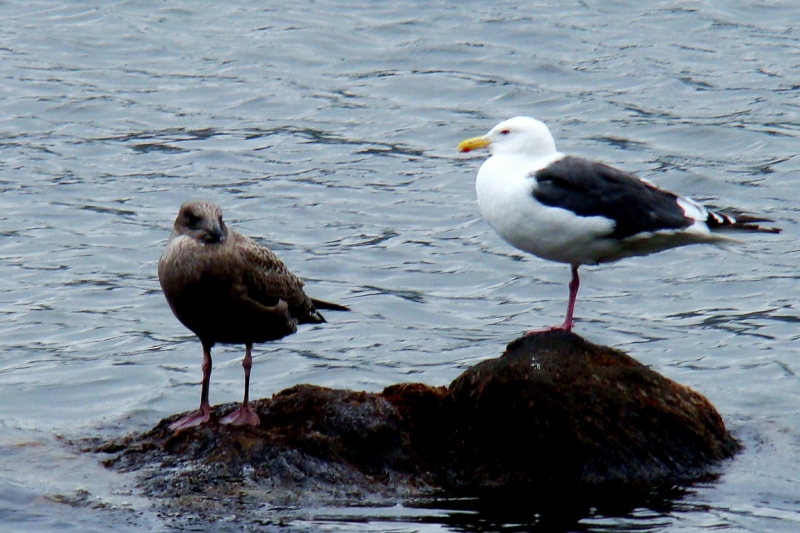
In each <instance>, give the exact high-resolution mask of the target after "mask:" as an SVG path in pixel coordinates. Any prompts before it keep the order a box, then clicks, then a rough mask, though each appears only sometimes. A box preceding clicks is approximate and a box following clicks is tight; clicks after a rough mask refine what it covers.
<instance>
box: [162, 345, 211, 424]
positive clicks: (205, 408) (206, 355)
mask: <svg viewBox="0 0 800 533" xmlns="http://www.w3.org/2000/svg"><path fill="white" fill-rule="evenodd" d="M201 343H202V344H203V365H202V369H203V389H202V392H201V393H200V409H198V410H197V411H195V412H194V413H191V414H189V415H187V416H185V417H183V418H181V419H180V420H177V421H175V422H173V423H172V424H170V425H169V428H170V429H184V428H190V427H194V426H199V425H200V424H205V423H206V422H208V420H209V419H210V418H211V405H210V404H209V403H208V386H209V383H210V382H211V346H212V345H211V344H207V343H206V342H205V341H202V340H201Z"/></svg>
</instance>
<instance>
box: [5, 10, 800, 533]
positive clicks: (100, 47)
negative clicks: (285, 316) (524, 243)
mask: <svg viewBox="0 0 800 533" xmlns="http://www.w3.org/2000/svg"><path fill="white" fill-rule="evenodd" d="M795 12H796V9H795V6H794V4H793V3H791V2H773V3H771V4H769V5H766V4H765V5H756V4H749V3H741V2H721V3H720V2H716V3H709V2H695V3H691V4H685V3H684V4H681V3H672V4H670V3H667V4H664V3H650V4H646V5H643V6H630V5H624V6H623V5H607V4H605V3H592V2H588V3H587V2H582V3H576V4H570V5H565V4H563V3H560V2H538V3H533V4H526V5H519V3H508V2H500V3H493V4H491V5H484V4H479V3H476V2H462V3H460V4H458V6H453V5H448V6H436V5H431V6H428V5H421V4H416V3H399V4H398V3H393V4H385V5H374V4H363V5H348V6H347V8H346V9H343V8H342V6H340V5H338V4H336V3H333V2H329V1H327V0H323V2H315V3H309V2H298V3H294V4H292V5H284V4H281V5H277V4H275V5H272V4H269V3H268V4H266V5H264V4H258V5H250V4H242V3H236V2H234V3H231V2H226V3H220V4H218V5H206V6H202V7H198V6H196V5H195V4H192V3H188V2H171V3H169V4H162V3H157V2H138V3H123V4H113V5H105V4H103V5H101V6H93V5H88V4H82V3H55V2H52V1H35V2H25V3H23V2H12V3H7V4H4V5H2V6H0V14H2V16H3V20H4V22H5V23H4V31H3V35H2V36H1V37H0V56H2V60H3V73H4V77H3V79H4V88H5V92H4V94H5V98H3V99H0V114H1V116H2V117H3V121H2V128H0V149H1V150H2V154H3V157H2V158H0V191H2V194H1V195H0V257H1V258H2V261H0V315H2V316H3V318H4V320H3V321H2V324H0V348H2V349H0V425H2V428H3V431H2V436H0V439H2V441H0V446H2V448H3V450H4V453H2V454H0V456H2V459H0V522H2V523H5V524H12V529H13V530H15V531H37V532H39V531H56V530H58V531H62V530H66V531H69V530H80V531H95V530H96V531H107V530H108V529H114V530H120V531H127V530H130V531H143V530H153V529H156V530H158V529H159V528H164V527H167V526H165V525H164V524H165V522H164V520H163V519H162V518H158V517H152V516H150V515H147V514H146V509H148V507H147V505H148V504H147V503H146V502H139V503H130V506H129V507H126V505H125V504H123V503H122V502H121V501H120V499H119V498H118V497H117V496H118V495H119V494H118V493H116V492H115V491H130V481H129V480H120V479H117V478H115V477H114V476H112V475H111V474H109V473H104V471H103V470H102V469H101V468H99V467H97V465H96V464H95V463H92V459H91V458H79V457H77V456H75V455H71V454H70V453H69V452H67V451H65V450H63V449H62V448H61V447H60V446H59V445H58V444H57V442H56V441H55V440H54V439H53V436H54V435H57V434H64V435H67V436H72V437H85V436H91V435H95V434H97V433H113V434H121V433H125V432H128V431H132V430H135V429H139V428H143V427H148V426H149V425H151V424H152V423H153V422H155V421H156V420H158V419H160V418H161V417H163V416H166V415H168V414H171V413H174V412H178V411H183V410H187V409H190V408H192V407H194V405H195V402H196V395H197V393H198V391H197V387H198V380H199V378H200V372H199V365H200V348H199V345H198V343H197V341H196V339H195V338H194V337H193V336H192V335H191V334H189V333H188V332H187V331H186V330H185V329H184V328H183V327H182V326H181V325H180V324H179V323H178V322H177V321H176V320H175V319H174V318H173V317H172V315H171V313H170V311H169V309H168V307H167V306H166V304H165V301H164V299H163V296H162V295H161V293H160V290H159V287H158V282H157V280H156V275H155V265H156V261H157V260H158V257H159V255H160V253H161V249H162V247H163V245H164V243H165V241H166V237H167V234H168V232H169V228H170V225H171V223H172V219H173V218H174V213H175V212H176V209H177V206H179V205H180V204H181V203H182V202H183V201H184V200H187V199H191V198H204V199H208V200H210V201H213V202H216V203H219V204H220V205H221V206H222V207H223V209H224V211H225V213H226V218H227V219H228V220H229V221H230V222H231V225H232V226H233V227H235V228H236V229H237V230H239V231H241V232H242V233H245V234H249V235H253V236H254V237H257V238H258V240H259V241H260V242H261V243H263V244H265V245H267V246H270V247H271V248H273V249H274V250H275V251H276V252H277V253H278V254H279V255H280V256H281V258H282V259H283V260H284V262H286V263H287V265H288V266H289V267H290V268H291V269H292V271H294V272H297V273H298V274H299V275H301V276H302V277H303V278H304V279H306V280H307V285H306V289H307V292H308V293H309V294H311V295H313V296H314V297H319V298H324V299H330V300H334V301H340V302H343V303H346V304H347V305H349V306H350V307H352V308H353V310H354V312H353V313H348V314H347V315H346V316H343V315H337V316H336V317H335V319H333V317H331V318H332V320H331V322H330V323H329V324H326V325H325V327H324V328H316V327H302V328H301V329H300V331H299V332H298V333H297V334H296V335H293V336H292V337H289V338H287V339H283V340H281V341H278V342H274V343H270V344H266V345H263V346H260V347H259V348H258V349H257V350H256V353H255V354H254V355H255V357H254V367H253V383H252V386H251V387H252V393H253V394H254V395H256V397H258V395H261V396H266V395H269V394H271V393H273V392H275V391H278V390H280V389H283V388H286V387H288V386H291V385H294V384H297V383H315V384H319V385H326V386H332V387H347V388H356V389H367V390H378V389H380V388H382V387H383V386H385V385H388V384H391V383H395V382H400V381H409V380H413V381H424V382H427V383H430V384H444V383H447V382H449V381H450V380H451V379H452V378H454V377H455V376H456V375H458V374H459V373H460V372H461V371H462V370H463V369H464V368H465V367H466V366H468V365H470V364H472V363H475V362H476V361H479V360H481V359H484V358H486V357H490V356H495V355H497V354H499V353H500V351H501V350H502V348H503V347H504V346H505V344H506V343H507V342H508V341H509V340H511V339H513V338H514V337H516V336H517V335H518V334H519V333H520V332H522V331H525V330H527V329H530V328H531V327H539V326H543V325H546V324H551V323H554V321H556V320H558V319H560V317H561V315H562V312H563V307H564V303H565V299H566V284H567V282H568V277H569V273H568V269H567V268H566V267H565V266H563V265H557V264H552V263H546V262H544V261H540V260H538V259H535V258H531V257H526V256H524V255H522V254H521V253H519V252H518V251H517V250H515V249H513V248H510V247H509V246H508V245H506V244H504V243H503V242H501V241H500V240H499V238H498V237H497V236H496V235H494V233H493V232H492V231H491V230H490V229H489V228H488V227H487V226H486V224H485V223H484V222H483V221H481V220H480V219H479V214H478V210H477V207H476V205H475V199H474V191H473V182H474V177H475V174H476V172H477V168H478V166H479V165H480V162H481V159H480V158H478V159H475V158H472V157H463V156H460V155H458V154H456V153H455V145H456V144H457V143H458V141H460V140H461V139H463V138H465V137H467V136H471V135H475V134H481V133H483V132H485V131H486V130H487V129H488V128H489V127H491V126H493V125H494V124H495V123H497V122H498V121H499V120H500V119H502V118H507V117H510V116H513V115H517V114H531V115H534V116H537V117H538V118H541V119H543V120H544V121H545V122H547V123H548V125H549V126H550V127H551V130H552V131H553V133H554V136H555V137H556V142H557V144H558V146H559V148H560V149H561V150H563V151H565V152H570V153H576V154H578V155H582V156H585V157H590V158H597V159H602V160H604V161H606V162H608V163H610V164H613V165H616V166H619V167H621V168H624V169H626V170H630V171H635V172H638V173H639V174H640V175H642V176H644V177H647V178H649V179H652V180H654V181H656V182H657V183H658V184H659V185H662V186H664V187H666V188H669V189H671V190H676V191H680V192H682V193H685V194H688V195H691V196H693V197H694V198H696V199H698V200H700V201H703V202H707V203H709V204H712V205H715V206H717V207H723V208H725V207H735V208H739V209H742V210H744V211H748V212H753V213H762V214H766V215H768V216H771V217H774V218H776V219H777V220H778V223H779V225H780V226H782V227H784V229H785V231H784V234H782V235H781V236H778V237H768V236H756V237H753V238H748V239H747V242H745V243H742V244H741V245H736V246H731V247H730V249H729V250H722V249H716V248H711V247H690V248H685V249H682V250H673V251H669V252H665V253H662V254H659V255H657V256H652V257H647V258H635V259H630V260H626V261H624V262H621V263H618V264H615V265H607V266H603V267H598V268H588V269H586V271H585V273H584V275H583V280H582V281H583V284H582V285H583V287H582V293H581V299H580V300H579V302H578V307H577V309H576V316H577V331H578V332H579V333H580V334H582V335H584V336H586V337H588V338H589V339H590V340H593V341H595V342H599V343H602V344H608V345H613V346H617V347H620V348H622V349H624V350H627V351H629V352H630V353H631V354H632V355H634V356H635V357H637V358H638V359H640V360H641V361H643V362H645V363H646V364H648V365H649V366H651V367H653V368H654V369H655V370H658V371H660V372H662V373H664V374H666V375H667V376H669V377H671V378H673V379H675V380H677V381H679V382H681V383H684V384H686V385H689V386H691V387H693V388H695V389H697V390H698V391H700V392H701V393H703V394H705V395H707V396H708V397H709V399H710V400H711V401H712V402H713V403H714V404H715V405H716V406H717V407H718V409H719V410H720V412H721V413H722V415H723V416H724V418H725V419H726V421H727V422H728V424H729V426H730V427H731V428H732V429H733V431H734V433H735V434H736V435H737V436H738V437H739V438H740V439H742V440H743V441H744V443H745V445H746V450H745V451H744V453H743V454H742V455H740V456H739V457H738V458H737V459H736V460H735V461H733V462H731V463H730V464H729V465H727V467H726V471H725V473H724V475H723V476H722V478H721V479H720V480H719V481H718V482H716V483H710V484H708V485H702V486H698V487H694V488H692V489H691V490H690V491H689V492H688V494H687V495H686V496H685V497H684V498H683V499H681V500H680V501H679V502H678V503H676V504H675V505H674V506H673V507H659V506H654V509H649V510H637V511H635V512H633V513H632V514H626V515H624V516H605V515H601V514H599V515H592V516H589V517H587V518H584V519H582V520H580V521H578V522H577V523H574V522H573V525H570V526H568V527H567V526H565V527H564V529H567V530H586V531H608V530H614V531H617V530H622V531H624V530H637V531H641V530H643V531H667V530H668V531H681V530H686V531H695V530H698V529H700V530H718V529H723V530H724V529H728V530H739V531H753V532H755V531H765V530H769V531H793V530H795V529H796V523H797V521H798V517H799V516H800V515H798V512H800V506H798V504H797V503H796V502H797V501H798V498H797V488H796V486H795V483H794V482H793V481H792V480H796V479H798V478H799V477H800V472H798V471H796V470H797V468H796V467H795V466H792V465H797V464H800V461H798V456H800V454H798V447H797V442H800V439H798V432H800V419H798V416H797V407H796V406H797V403H798V402H797V400H798V398H797V390H798V387H797V381H796V370H795V369H796V366H797V365H796V361H795V357H794V355H795V353H796V349H795V348H794V344H795V341H796V340H797V338H798V333H797V331H798V330H797V322H798V320H800V315H798V312H797V310H796V300H797V296H798V291H797V289H796V287H797V282H796V281H797V276H798V274H797V264H798V260H797V251H798V249H797V246H796V245H795V244H794V243H795V241H796V240H797V232H796V226H795V224H794V218H795V217H794V213H795V212H796V207H794V203H795V202H794V197H795V187H794V180H795V176H796V175H797V171H798V170H800V165H798V160H797V157H796V156H795V153H796V152H797V142H796V138H797V135H798V129H800V115H799V114H798V107H797V103H796V98H795V95H796V79H797V78H798V72H797V71H798V67H797V65H798V64H800V62H798V61H797V50H798V49H799V48H798V34H797V30H796V29H795V26H796V24H795V23H794V21H795V19H796V13H795ZM216 353H217V356H216V358H215V363H216V365H215V370H214V372H215V376H214V387H213V388H212V391H211V400H212V402H214V403H220V402H223V401H236V400H237V399H238V396H239V393H240V390H239V389H240V386H241V384H240V381H241V369H240V364H239V363H240V357H241V349H240V347H230V348H227V347H220V348H219V349H217V350H216ZM30 443H37V444H35V445H31V444H30ZM79 463H80V465H81V467H80V468H77V467H76V468H71V465H77V464H79ZM119 487H127V488H122V489H120V488H119ZM81 491H86V492H81ZM87 493H88V494H87ZM89 495H91V496H89ZM97 497H99V498H100V499H101V500H102V501H103V502H104V503H102V504H99V505H95V503H94V502H95V501H96V498H97ZM124 498H125V499H126V501H129V502H130V501H132V499H133V498H134V496H133V495H132V494H131V495H130V496H128V495H125V496H124ZM113 506H117V507H118V508H119V509H123V511H121V512H116V511H115V512H111V511H109V509H110V507H113ZM445 507H446V506H445ZM76 509H77V510H76ZM124 509H130V510H124ZM392 509H394V508H392ZM362 510H363V515H359V513H360V512H361V511H362ZM276 512H277V511H276ZM392 512H396V513H397V517H396V518H395V517H389V518H387V517H386V514H387V513H389V514H391V513H392ZM304 513H305V514H304ZM265 516H273V517H274V516H277V514H275V513H273V514H272V515H265ZM326 517H327V518H326ZM470 517H473V518H474V515H473V514H472V511H469V512H467V511H464V512H461V511H457V512H456V511H453V512H451V511H444V510H441V509H440V510H437V509H421V510H420V509H416V508H413V509H409V508H407V507H402V508H398V510H396V511H393V510H389V511H386V510H376V509H373V508H365V509H361V510H359V509H344V510H341V509H339V510H334V511H325V512H319V513H316V512H313V510H300V511H299V512H298V513H295V514H292V515H291V520H290V521H291V523H292V525H293V527H296V528H297V529H309V530H316V529H319V528H323V527H324V528H327V529H335V530H348V531H349V530H379V531H388V530H397V529H398V528H399V529H403V530H420V531H422V530H424V531H432V530H437V531H439V530H487V531H488V530H498V529H514V528H516V529H518V530H525V529H528V528H529V526H530V527H533V526H534V525H535V524H531V523H527V525H518V526H516V525H514V524H512V523H508V524H504V523H503V522H504V518H503V517H502V516H501V517H499V518H492V519H491V520H484V518H483V517H482V515H480V514H478V516H477V518H475V519H474V520H473V519H471V518H470ZM462 518H463V520H462ZM508 520H509V521H510V522H511V521H513V517H509V518H508ZM225 527H228V526H225ZM240 527H241V524H237V523H235V522H231V524H230V528H231V530H238V529H236V528H240ZM548 527H549V526H548ZM541 529H546V528H544V527H541ZM551 529H558V528H555V526H554V527H553V528H551Z"/></svg>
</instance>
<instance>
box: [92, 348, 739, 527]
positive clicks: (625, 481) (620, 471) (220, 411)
mask: <svg viewBox="0 0 800 533" xmlns="http://www.w3.org/2000/svg"><path fill="white" fill-rule="evenodd" d="M234 407H235V405H234V404H228V405H222V406H217V407H215V408H214V409H213V412H212V418H211V420H212V421H211V422H210V423H208V424H205V425H203V426H200V427H195V428H188V429H185V430H180V431H177V432H176V431H173V430H170V429H169V428H168V426H169V424H170V423H171V422H172V421H173V420H175V419H177V418H178V417H179V416H180V415H175V416H173V417H170V418H168V419H165V420H163V421H161V422H160V423H159V424H158V425H157V426H156V427H155V428H153V429H152V430H150V431H148V432H146V433H142V434H135V435H130V436H127V437H124V438H122V439H117V440H114V441H110V442H106V443H103V444H102V445H100V446H97V447H95V448H94V451H97V452H103V453H107V454H110V457H109V458H107V459H106V461H105V462H106V465H107V466H109V467H110V468H114V469H117V470H121V471H137V472H138V473H139V474H138V475H139V480H140V486H141V488H142V490H143V492H144V493H145V494H147V495H150V496H152V497H156V498H159V499H161V501H163V502H164V505H165V506H166V508H168V509H173V510H175V512H176V513H177V512H178V511H179V510H180V511H181V512H182V513H184V514H185V512H187V510H189V511H191V512H197V513H213V511H214V509H218V508H219V509H227V510H228V511H229V510H230V509H231V508H237V509H241V508H250V509H255V510H258V509H261V510H262V512H266V511H264V509H265V507H264V506H265V505H273V506H274V505H304V506H307V505H314V504H321V503H325V504H330V503H333V502H336V503H340V504H342V503H344V504H353V503H362V504H363V503H370V502H371V503H390V502H396V501H406V500H408V499H410V498H419V497H426V496H432V495H438V496H441V495H448V494H452V495H460V496H463V495H472V496H481V497H483V498H485V499H487V500H486V501H491V500H495V501H504V502H506V503H508V502H512V501H514V498H519V497H520V495H526V496H525V497H528V496H530V495H535V496H536V497H537V500H536V501H538V502H540V504H541V505H546V502H547V501H548V500H550V501H552V499H553V498H560V497H562V496H563V495H564V494H569V495H570V498H571V500H574V501H580V502H581V504H582V505H583V504H585V505H596V504H597V502H602V501H604V500H608V499H609V497H611V499H613V500H614V502H616V503H617V504H619V503H620V502H622V501H626V498H628V496H630V497H631V498H633V499H635V497H636V495H639V496H641V495H652V494H653V493H654V491H658V490H662V489H663V490H669V489H670V488H671V487H674V486H676V485H685V484H688V483H691V482H693V481H696V480H700V479H706V478H708V477H709V476H711V475H713V474H714V473H715V471H716V470H715V467H716V466H717V465H718V464H719V462H720V461H721V460H723V459H725V458H727V457H730V456H732V455H733V454H734V453H735V452H736V451H737V449H738V448H739V445H738V444H737V442H736V441H735V440H734V439H733V437H731V435H730V434H729V433H728V432H727V430H726V429H725V426H724V424H723V422H722V419H721V418H720V416H719V414H718V413H717V412H716V411H715V410H714V408H713V406H712V405H711V404H710V403H709V402H708V401H707V400H706V399H705V398H703V397H702V396H700V395H699V394H697V393H695V392H693V391H692V390H690V389H688V388H686V387H684V386H682V385H679V384H677V383H675V382H673V381H670V380H668V379H666V378H664V377H662V376H660V375H659V374H657V373H656V372H653V371H652V370H650V369H648V368H647V367H645V366H644V365H642V364H640V363H638V362H637V361H635V360H634V359H632V358H631V357H629V356H627V355H625V354H624V353H622V352H620V351H618V350H614V349H611V348H606V347H602V346H597V345H594V344H591V343H589V342H587V341H585V340H584V339H582V338H580V337H578V336H577V335H574V334H571V333H566V332H549V333H543V334H540V335H536V336H531V337H527V338H522V339H518V340H516V341H514V342H512V343H511V344H509V346H508V349H507V350H506V352H505V353H504V354H503V355H502V356H501V357H499V358H497V359H491V360H487V361H484V362H482V363H479V364H477V365H475V366H473V367H472V368H470V369H468V370H467V371H466V372H464V373H463V374H462V375H461V376H460V377H458V378H457V379H456V380H455V381H453V383H452V384H451V385H450V387H449V388H445V387H430V386H427V385H424V384H419V383H406V384H400V385H393V386H391V387H387V388H386V389H385V390H384V391H382V392H381V393H379V394H375V393H366V392H353V391H347V390H332V389H327V388H323V387H316V386H311V385H298V386H295V387H292V388H290V389H287V390H284V391H282V392H280V393H278V394H276V395H274V396H273V397H272V398H271V399H264V400H259V401H256V402H253V407H254V409H255V411H256V413H257V414H258V417H259V419H260V425H259V426H257V427H230V426H224V425H220V424H217V423H216V420H218V419H219V418H221V417H222V416H224V415H225V414H226V413H227V412H230V411H232V410H233V409H234ZM530 501H531V500H528V507H529V506H530ZM631 501H633V500H631ZM248 506H249V507H248ZM220 512H222V511H220Z"/></svg>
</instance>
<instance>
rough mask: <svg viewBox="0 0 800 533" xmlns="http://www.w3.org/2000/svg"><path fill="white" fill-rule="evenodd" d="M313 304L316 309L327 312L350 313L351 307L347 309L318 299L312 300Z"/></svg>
mask: <svg viewBox="0 0 800 533" xmlns="http://www.w3.org/2000/svg"><path fill="white" fill-rule="evenodd" d="M311 303H313V304H314V307H316V308H317V309H325V310H327V311H349V310H350V308H349V307H345V306H343V305H339V304H335V303H333V302H326V301H325V300H317V299H316V298H311Z"/></svg>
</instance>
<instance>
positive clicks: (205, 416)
mask: <svg viewBox="0 0 800 533" xmlns="http://www.w3.org/2000/svg"><path fill="white" fill-rule="evenodd" d="M210 418H211V409H210V408H209V406H201V407H200V409H198V410H197V411H195V412H194V413H192V414H189V415H187V416H184V417H183V418H181V419H180V420H176V421H175V422H173V423H172V424H170V425H169V429H186V428H192V427H195V426H199V425H200V424H205V423H206V422H208V421H209V419H210Z"/></svg>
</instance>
